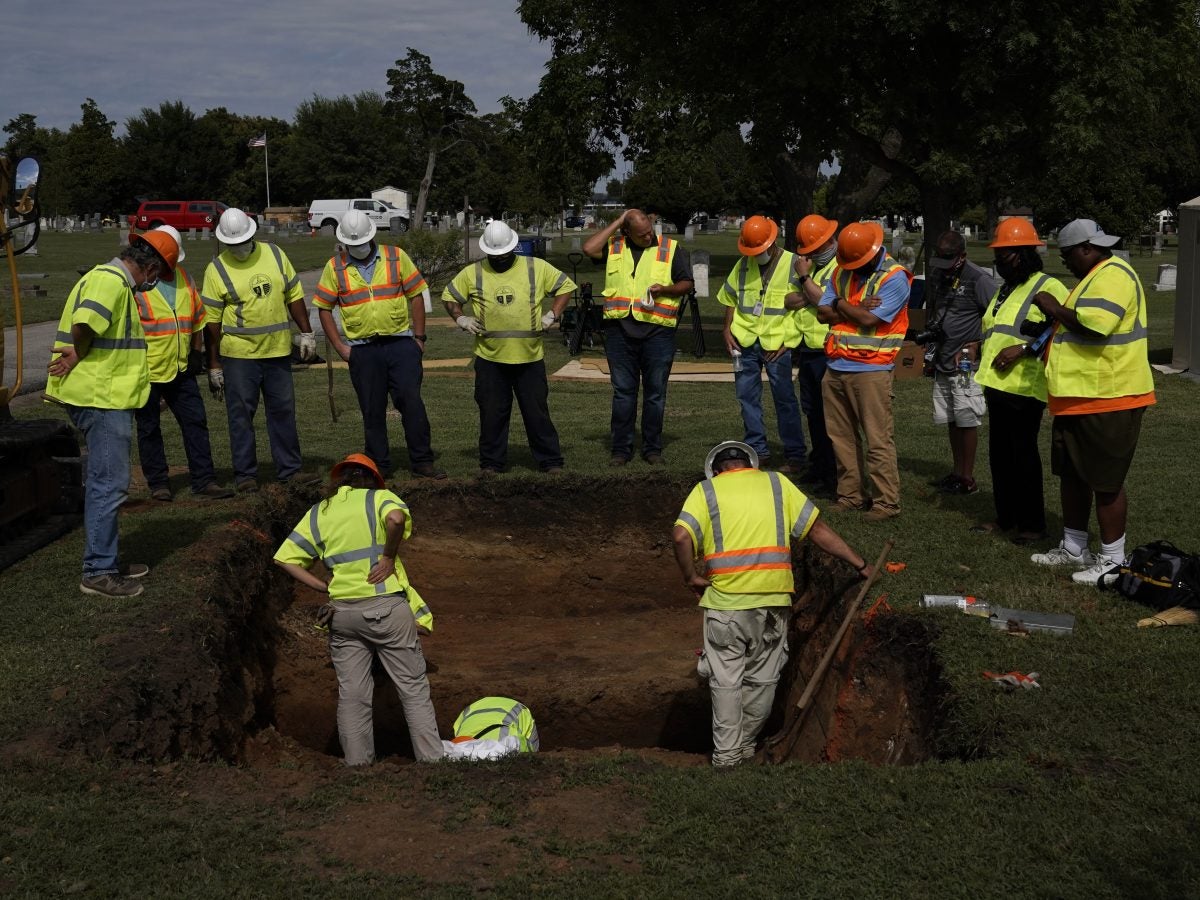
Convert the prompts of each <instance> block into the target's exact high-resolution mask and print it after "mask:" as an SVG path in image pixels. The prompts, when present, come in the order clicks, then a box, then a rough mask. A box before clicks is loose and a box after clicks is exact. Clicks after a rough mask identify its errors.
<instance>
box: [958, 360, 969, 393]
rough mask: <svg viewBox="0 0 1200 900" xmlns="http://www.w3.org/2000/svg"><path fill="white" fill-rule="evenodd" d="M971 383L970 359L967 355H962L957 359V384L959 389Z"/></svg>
mask: <svg viewBox="0 0 1200 900" xmlns="http://www.w3.org/2000/svg"><path fill="white" fill-rule="evenodd" d="M970 383H971V358H970V357H969V356H967V354H965V353H964V354H962V355H961V356H959V358H958V384H959V386H960V387H964V388H965V387H966V386H967V385H969V384H970Z"/></svg>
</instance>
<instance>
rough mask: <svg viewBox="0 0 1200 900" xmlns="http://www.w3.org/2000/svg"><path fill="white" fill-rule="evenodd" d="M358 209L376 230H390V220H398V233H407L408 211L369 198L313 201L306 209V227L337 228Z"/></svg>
mask: <svg viewBox="0 0 1200 900" xmlns="http://www.w3.org/2000/svg"><path fill="white" fill-rule="evenodd" d="M352 209H360V210H362V211H363V212H365V213H366V214H367V215H368V216H369V217H370V218H371V221H373V222H374V223H375V227H376V228H381V229H387V228H391V225H392V219H394V218H397V217H398V218H399V219H400V222H399V225H400V229H399V230H400V231H402V232H403V231H408V210H404V209H397V208H396V207H394V206H392V205H391V204H390V203H387V202H385V201H383V200H372V199H371V198H370V197H359V198H353V199H349V200H314V201H313V202H312V205H311V206H309V208H308V227H309V228H325V227H327V226H328V227H329V228H330V229H331V230H332V229H334V228H336V227H337V224H338V222H340V221H341V220H342V216H343V215H345V214H346V213H347V212H348V211H349V210H352Z"/></svg>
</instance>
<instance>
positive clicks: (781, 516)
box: [672, 441, 872, 768]
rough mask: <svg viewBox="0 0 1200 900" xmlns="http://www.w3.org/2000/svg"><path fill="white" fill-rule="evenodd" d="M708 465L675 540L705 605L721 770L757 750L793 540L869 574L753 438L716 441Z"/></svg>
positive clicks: (778, 658)
mask: <svg viewBox="0 0 1200 900" xmlns="http://www.w3.org/2000/svg"><path fill="white" fill-rule="evenodd" d="M704 468H705V471H706V472H707V473H708V478H707V480H705V481H702V482H700V484H698V485H696V487H694V488H693V489H692V492H691V493H690V494H688V497H687V500H686V501H684V504H683V509H682V511H681V512H680V513H679V517H678V518H677V519H676V520H675V527H674V529H673V531H672V538H673V539H674V542H675V561H676V563H677V564H678V565H679V570H680V572H682V573H683V583H684V584H686V585H687V586H688V587H689V588H690V589H691V590H692V591H693V592H694V593H695V594H696V595H697V596H698V597H699V598H700V606H702V607H703V608H704V652H703V655H702V656H701V657H700V664H699V666H698V669H699V671H700V674H701V675H702V676H704V677H707V678H708V684H709V689H710V690H711V692H712V732H713V755H712V764H713V766H715V767H717V768H723V767H727V766H736V765H738V764H739V763H742V762H745V761H746V760H748V759H750V758H751V757H752V756H753V755H754V749H755V739H756V738H757V737H758V732H759V730H760V729H761V728H762V726H763V723H764V722H765V721H766V719H767V716H768V715H770V713H771V703H772V702H773V700H774V699H775V685H776V684H778V682H779V673H780V672H781V671H782V670H783V665H784V663H785V662H787V649H788V646H787V631H788V621H789V619H790V616H791V611H792V592H793V591H794V590H795V581H794V579H793V576H792V549H791V540H792V538H796V539H798V540H803V539H804V538H806V537H807V538H809V539H810V540H811V541H812V542H813V543H814V544H816V545H817V546H818V547H820V548H821V549H822V550H824V551H825V552H826V553H829V554H832V555H833V556H836V557H837V558H838V559H842V560H845V561H846V562H847V563H849V564H850V565H851V566H853V567H854V569H855V570H856V571H857V572H858V574H859V575H860V576H861V577H863V578H869V577H870V575H871V571H872V567H871V566H870V565H869V564H868V563H867V561H866V560H865V559H863V557H862V556H861V555H860V554H858V553H856V552H855V551H854V550H852V549H851V548H850V546H849V545H848V544H847V543H846V542H845V541H844V540H842V538H841V537H840V536H839V535H838V534H837V532H835V531H834V530H833V529H832V528H830V527H829V526H828V525H826V524H825V522H824V521H823V520H822V519H821V518H820V511H819V510H818V509H817V507H816V506H815V505H814V504H813V502H812V501H811V500H809V499H808V497H806V496H805V495H804V494H803V493H802V492H801V491H800V489H799V488H797V487H796V486H795V485H793V484H792V483H791V482H790V481H788V479H786V478H784V477H783V476H781V475H780V474H779V473H778V472H762V471H759V469H758V455H757V454H756V453H755V452H754V450H753V449H752V448H751V447H750V446H748V445H747V444H743V443H742V442H740V441H726V442H725V443H723V444H718V445H717V446H716V447H714V448H713V449H712V450H711V451H710V452H709V454H708V459H707V460H706V461H705V466H704ZM697 557H699V560H700V562H701V564H702V568H701V569H700V570H698V569H697V565H696V563H697Z"/></svg>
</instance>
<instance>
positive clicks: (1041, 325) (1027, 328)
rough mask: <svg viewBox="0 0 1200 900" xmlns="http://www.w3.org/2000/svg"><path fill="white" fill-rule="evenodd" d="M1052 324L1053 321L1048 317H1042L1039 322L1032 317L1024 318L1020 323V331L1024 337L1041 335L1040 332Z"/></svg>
mask: <svg viewBox="0 0 1200 900" xmlns="http://www.w3.org/2000/svg"><path fill="white" fill-rule="evenodd" d="M1053 325H1054V323H1053V322H1051V321H1050V320H1048V319H1043V320H1042V321H1040V322H1035V321H1034V320H1033V319H1026V320H1025V321H1024V322H1022V323H1021V329H1020V331H1021V334H1023V335H1025V337H1031V338H1038V337H1041V336H1042V332H1044V331H1045V330H1046V329H1047V328H1050V327H1052V326H1053Z"/></svg>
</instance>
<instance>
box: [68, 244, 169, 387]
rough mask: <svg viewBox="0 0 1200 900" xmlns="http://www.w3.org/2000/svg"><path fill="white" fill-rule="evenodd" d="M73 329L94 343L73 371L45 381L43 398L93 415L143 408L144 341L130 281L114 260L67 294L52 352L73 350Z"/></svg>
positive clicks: (147, 383)
mask: <svg viewBox="0 0 1200 900" xmlns="http://www.w3.org/2000/svg"><path fill="white" fill-rule="evenodd" d="M77 324H78V325H87V326H88V327H89V328H90V329H91V330H92V331H93V332H95V337H94V338H92V343H91V346H90V348H89V349H88V352H87V355H86V356H84V357H83V359H81V360H80V361H79V364H78V365H76V366H75V368H74V369H72V370H71V371H70V372H68V373H67V374H66V375H62V376H58V375H51V376H49V377H48V378H47V380H46V396H47V397H48V398H49V399H51V400H56V401H58V402H60V403H68V404H70V405H71V406H90V407H94V408H96V409H140V408H141V407H143V406H145V404H146V400H147V399H149V397H150V371H149V369H148V368H147V366H146V335H145V333H144V332H143V331H142V321H141V319H140V318H139V317H138V312H137V304H136V303H135V302H134V299H133V282H132V279H131V278H130V276H129V272H128V271H127V270H126V269H125V267H124V266H123V265H121V263H120V262H118V261H117V260H115V259H114V260H113V261H112V262H110V263H106V264H105V265H102V266H96V267H95V268H94V269H92V270H91V271H90V272H88V273H87V274H86V275H84V276H83V277H82V278H80V279H79V281H78V282H76V284H75V287H74V288H72V289H71V293H70V295H69V296H68V297H67V302H66V304H65V305H64V307H63V312H62V316H61V317H60V318H59V320H58V330H57V331H56V332H55V334H54V348H55V349H59V348H65V347H70V346H72V345H73V343H74V342H73V341H72V340H71V326H72V325H77ZM51 358H52V359H54V358H57V357H54V356H52V357H51Z"/></svg>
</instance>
